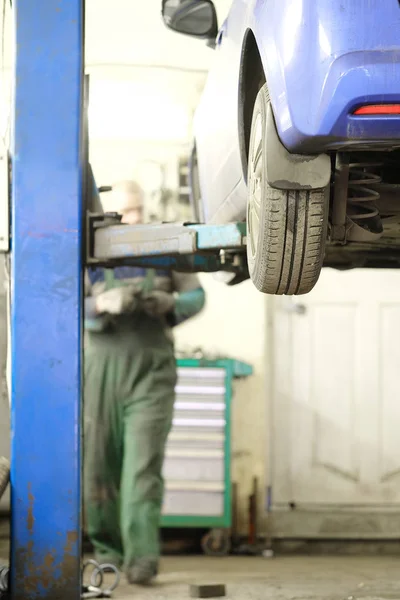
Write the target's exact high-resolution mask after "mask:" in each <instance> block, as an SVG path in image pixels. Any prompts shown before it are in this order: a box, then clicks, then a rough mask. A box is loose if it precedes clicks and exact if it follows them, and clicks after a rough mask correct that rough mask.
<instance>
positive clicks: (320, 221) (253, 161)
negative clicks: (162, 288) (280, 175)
mask: <svg viewBox="0 0 400 600" xmlns="http://www.w3.org/2000/svg"><path fill="white" fill-rule="evenodd" d="M268 105H269V94H268V90H267V87H266V85H264V86H263V87H262V88H261V90H260V91H259V93H258V96H257V99H256V103H255V106H254V112H253V120H252V125H251V135H250V146H249V160H248V201H247V259H248V265H249V272H250V276H251V279H252V280H253V283H254V284H255V286H256V287H257V289H258V290H260V291H261V292H264V293H267V294H306V293H307V292H309V291H310V290H312V288H313V287H314V285H315V284H316V282H317V280H318V277H319V275H320V272H321V268H322V261H323V258H324V250H325V241H326V235H327V223H328V210H329V197H328V190H327V189H318V190H279V189H275V188H272V187H271V186H270V185H269V184H268V182H267V178H266V165H265V160H264V157H265V148H266V136H265V132H266V117H267V110H268Z"/></svg>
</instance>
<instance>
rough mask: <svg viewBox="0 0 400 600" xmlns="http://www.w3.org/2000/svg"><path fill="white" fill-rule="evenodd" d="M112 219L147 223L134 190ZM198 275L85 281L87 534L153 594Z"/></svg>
mask: <svg viewBox="0 0 400 600" xmlns="http://www.w3.org/2000/svg"><path fill="white" fill-rule="evenodd" d="M111 194H112V196H111V197H112V206H113V210H115V211H116V212H118V213H120V214H121V215H122V222H123V223H127V224H130V225H134V224H139V223H142V221H143V193H142V190H141V188H140V187H139V185H138V184H137V183H135V182H133V181H125V182H121V183H119V184H116V185H114V186H113V188H112V192H111ZM204 301H205V293H204V290H203V288H202V287H201V285H200V282H199V280H198V277H197V275H194V274H179V273H175V272H171V273H170V272H166V271H154V270H144V269H141V268H136V267H117V268H114V269H111V270H109V269H100V268H92V269H89V270H88V272H87V273H86V279H85V397H84V417H85V430H84V433H85V438H84V500H85V509H86V511H85V512H86V514H85V516H86V528H87V533H88V535H89V537H90V540H91V542H92V544H93V546H94V550H95V555H96V560H97V561H98V562H100V563H106V562H108V563H112V564H114V565H116V566H118V567H121V566H122V565H123V567H124V570H125V572H126V576H127V579H128V581H129V583H137V584H143V585H145V584H148V583H149V582H150V581H151V580H152V578H153V577H155V576H156V574H157V570H158V560H159V554H160V547H159V522H160V514H161V505H162V498H163V479H162V466H163V459H164V450H165V444H166V440H167V436H168V433H169V431H170V428H171V423H172V415H173V405H174V397H175V392H174V388H175V383H176V363H175V357H174V346H173V338H172V334H171V327H173V326H175V325H178V324H180V323H182V322H183V321H185V320H186V319H188V318H190V317H193V316H194V315H196V314H197V313H198V312H199V311H200V310H201V309H202V307H203V305H204Z"/></svg>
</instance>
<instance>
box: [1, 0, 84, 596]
mask: <svg viewBox="0 0 400 600" xmlns="http://www.w3.org/2000/svg"><path fill="white" fill-rule="evenodd" d="M13 4H14V9H15V12H16V15H15V17H16V19H15V20H16V72H15V112H14V122H13V150H12V256H11V259H12V280H11V281H12V301H11V302H12V313H11V336H12V392H11V394H12V398H11V410H12V471H11V484H12V500H11V511H12V515H11V518H12V537H11V542H12V545H11V578H10V586H11V596H12V598H13V599H14V600H26V599H28V598H53V599H55V598H56V599H57V600H64V599H65V600H73V599H74V598H78V597H79V595H80V531H81V529H80V526H81V523H80V514H81V510H80V420H81V417H80V390H81V314H80V313H81V293H82V283H81V280H82V277H81V236H82V169H83V165H82V150H81V130H82V126H81V121H82V82H83V12H84V0H41V1H40V2H38V1H37V0H14V2H13Z"/></svg>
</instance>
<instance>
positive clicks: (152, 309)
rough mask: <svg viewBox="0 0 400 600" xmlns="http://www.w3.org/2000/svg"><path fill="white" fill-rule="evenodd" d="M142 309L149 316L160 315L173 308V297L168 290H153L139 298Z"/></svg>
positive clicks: (155, 316)
mask: <svg viewBox="0 0 400 600" xmlns="http://www.w3.org/2000/svg"><path fill="white" fill-rule="evenodd" d="M141 304H142V307H143V309H144V311H145V312H146V313H147V314H148V315H149V316H150V317H154V318H157V317H162V316H164V315H166V314H167V313H170V312H172V311H173V310H174V307H175V298H174V296H173V295H172V294H169V293H168V292H163V291H162V290H154V291H153V292H151V293H150V294H146V295H145V296H142V300H141Z"/></svg>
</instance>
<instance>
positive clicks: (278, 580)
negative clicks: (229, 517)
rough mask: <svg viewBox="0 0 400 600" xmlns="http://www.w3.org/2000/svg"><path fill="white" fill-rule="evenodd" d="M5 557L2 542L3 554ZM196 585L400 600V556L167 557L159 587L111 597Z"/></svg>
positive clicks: (262, 599)
mask: <svg viewBox="0 0 400 600" xmlns="http://www.w3.org/2000/svg"><path fill="white" fill-rule="evenodd" d="M7 554H8V543H7V541H1V540H0V556H1V557H6V556H7ZM195 583H200V584H201V583H204V584H206V583H224V584H225V585H226V587H227V600H229V599H232V600H233V599H235V600H236V599H238V600H270V599H271V600H272V599H273V600H314V599H315V600H379V599H382V600H400V557H396V556H383V555H381V556H278V557H275V558H272V559H266V558H254V557H243V558H242V557H228V558H208V557H204V556H190V557H189V556H182V557H176V556H174V557H171V556H168V557H164V558H163V559H162V562H161V572H160V575H159V577H158V578H157V582H156V583H155V585H153V586H152V587H149V588H139V587H136V586H129V585H128V584H126V582H125V579H124V577H122V579H121V583H120V585H119V587H118V589H117V590H116V591H115V593H114V596H113V598H114V600H128V599H130V598H132V599H138V600H142V599H143V600H146V599H149V600H150V599H151V600H169V599H170V600H185V599H186V598H189V597H190V595H189V586H190V584H195Z"/></svg>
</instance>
